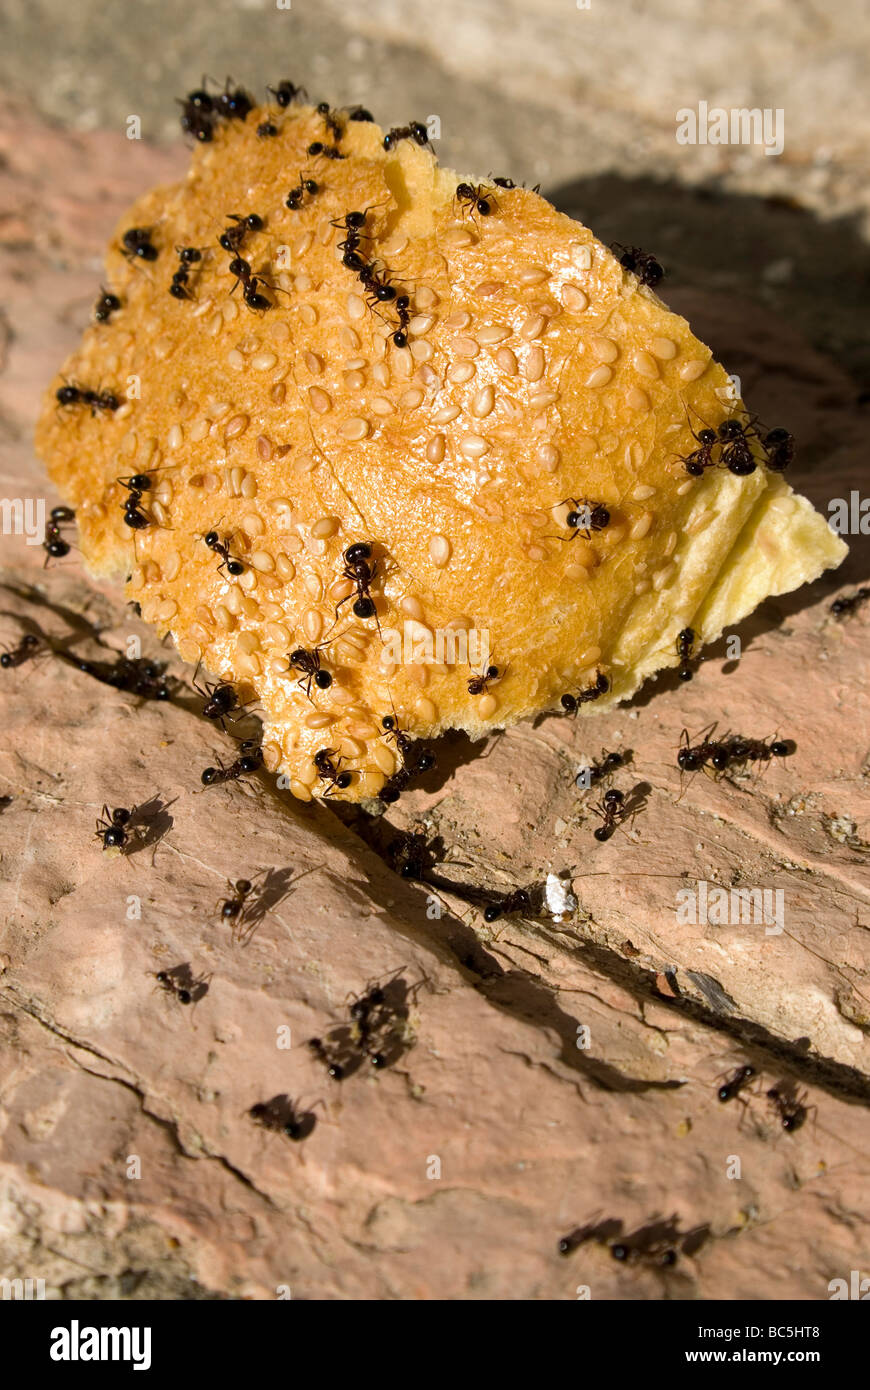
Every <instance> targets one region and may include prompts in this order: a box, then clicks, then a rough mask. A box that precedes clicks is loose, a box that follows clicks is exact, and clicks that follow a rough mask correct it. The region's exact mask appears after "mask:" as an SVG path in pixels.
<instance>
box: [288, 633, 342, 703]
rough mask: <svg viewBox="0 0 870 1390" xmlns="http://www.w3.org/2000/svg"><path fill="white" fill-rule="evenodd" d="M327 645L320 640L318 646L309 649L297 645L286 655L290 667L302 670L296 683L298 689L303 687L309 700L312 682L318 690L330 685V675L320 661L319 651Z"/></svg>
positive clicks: (327, 687) (325, 688) (326, 688)
mask: <svg viewBox="0 0 870 1390" xmlns="http://www.w3.org/2000/svg"><path fill="white" fill-rule="evenodd" d="M327 645H328V643H326V642H321V643H320V646H319V647H314V648H313V649H312V650H311V651H309V650H308V649H307V648H305V647H297V648H296V649H295V651H292V652H291V653H290V655H289V656H288V657H287V661H288V662H289V665H290V667H291V668H292V669H293V670H296V671H301V672H302V676H301V678H300V679H299V680H298V681H297V682H296V684H297V685H298V686H299V688H300V689H302V688H303V687H304V689H305V694H306V695H307V696H308V699H309V700H311V686H312V683H313V684H314V685H316V686H317V689H318V690H328V689H329V687H330V686H331V685H332V676H331V675H330V673H329V671H326V670H325V669H324V668H323V666H322V665H321V662H320V653H321V652H322V651H323V649H324V647H326V646H327ZM313 703H314V702H313V700H312V704H313Z"/></svg>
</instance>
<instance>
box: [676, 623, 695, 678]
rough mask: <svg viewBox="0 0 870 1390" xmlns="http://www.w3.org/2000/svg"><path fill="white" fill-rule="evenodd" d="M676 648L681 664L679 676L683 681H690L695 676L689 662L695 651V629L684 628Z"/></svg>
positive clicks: (678, 635)
mask: <svg viewBox="0 0 870 1390" xmlns="http://www.w3.org/2000/svg"><path fill="white" fill-rule="evenodd" d="M676 647H677V656H678V658H679V662H680V669H679V671H678V673H677V674H678V675H679V678H680V680H681V681H690V680H691V679H692V676H693V675H694V672H693V670H692V668H691V666H690V665H689V662H690V661H691V660H692V653H693V651H694V649H695V631H694V628H691V627H684V628H683V630H682V632H679V633H678V634H677V642H676Z"/></svg>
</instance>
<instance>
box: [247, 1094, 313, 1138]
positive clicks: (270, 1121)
mask: <svg viewBox="0 0 870 1390" xmlns="http://www.w3.org/2000/svg"><path fill="white" fill-rule="evenodd" d="M248 1114H249V1115H250V1117H251V1119H252V1120H254V1121H255V1122H256V1123H257V1124H258V1125H262V1127H263V1129H271V1130H274V1132H275V1133H276V1134H286V1136H287V1138H288V1139H292V1140H293V1142H294V1144H295V1143H298V1142H299V1140H300V1139H307V1138H308V1136H309V1134H310V1133H311V1131H312V1130H313V1128H314V1126H315V1123H316V1118H315V1116H314V1115H313V1114H312V1112H311V1111H310V1110H309V1111H305V1112H300V1111H298V1110H297V1109H296V1105H295V1103H294V1102H293V1101H292V1100H291V1099H290V1097H289V1096H287V1095H280V1096H273V1097H272V1099H271V1100H268V1101H261V1102H258V1103H257V1104H256V1105H252V1106H251V1108H250V1110H249V1111H248Z"/></svg>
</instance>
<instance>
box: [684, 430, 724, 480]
mask: <svg viewBox="0 0 870 1390" xmlns="http://www.w3.org/2000/svg"><path fill="white" fill-rule="evenodd" d="M689 431H690V433H691V435H692V438H693V439H694V440H695V442H696V443H697V445H698V448H697V449H692V451H691V453H688V454H680V456H679V458H680V462H681V463H682V465H683V467H684V468H685V470H686V472H687V473H688V475H689V477H690V478H700V477H701V475H702V473H704V471H705V469H707V468H712V467H713V465H714V463H715V459H714V458H713V450H714V448H715V447H716V444H717V443H718V441H719V436H718V435H717V433H716V431H715V430H711V429H703V430H698V431H697V432H696V431H695V430H693V429H692V424H691V421H689Z"/></svg>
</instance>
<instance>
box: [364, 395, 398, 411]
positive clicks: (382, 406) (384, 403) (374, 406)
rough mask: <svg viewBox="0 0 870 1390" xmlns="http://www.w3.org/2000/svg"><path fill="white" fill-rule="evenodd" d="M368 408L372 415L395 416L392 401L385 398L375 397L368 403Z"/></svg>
mask: <svg viewBox="0 0 870 1390" xmlns="http://www.w3.org/2000/svg"><path fill="white" fill-rule="evenodd" d="M369 408H370V410H371V412H372V414H373V415H395V413H396V407H395V405H394V404H393V402H392V401H389V400H387V398H386V396H375V398H374V400H372V401H371V402H370V403H369Z"/></svg>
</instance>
